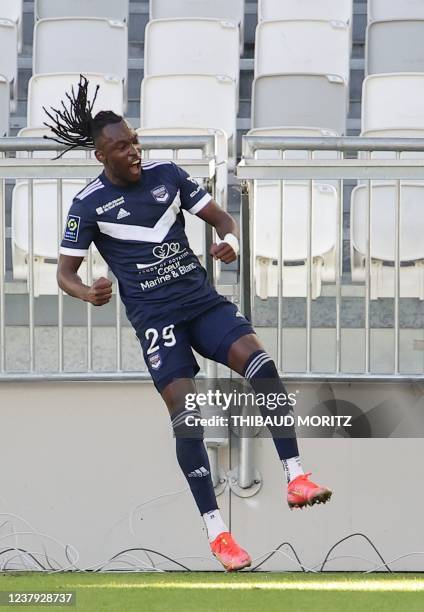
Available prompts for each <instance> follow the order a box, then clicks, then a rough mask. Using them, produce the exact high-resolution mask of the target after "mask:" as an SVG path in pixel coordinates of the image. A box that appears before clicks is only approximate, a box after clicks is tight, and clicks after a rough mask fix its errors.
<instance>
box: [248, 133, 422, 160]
mask: <svg viewBox="0 0 424 612" xmlns="http://www.w3.org/2000/svg"><path fill="white" fill-rule="evenodd" d="M242 142H243V157H252V156H253V154H254V153H255V151H257V150H258V149H267V150H272V149H280V150H282V151H288V150H297V151H299V150H308V151H310V150H312V151H343V152H346V151H355V152H358V151H424V138H367V137H364V138H363V137H340V138H339V137H334V136H318V137H316V136H315V137H305V136H250V135H247V136H243V141H242Z"/></svg>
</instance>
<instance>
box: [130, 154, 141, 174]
mask: <svg viewBox="0 0 424 612" xmlns="http://www.w3.org/2000/svg"><path fill="white" fill-rule="evenodd" d="M140 170H141V159H140V158H138V159H135V160H134V161H133V162H132V163H131V164H130V172H131V173H132V174H139V172H140Z"/></svg>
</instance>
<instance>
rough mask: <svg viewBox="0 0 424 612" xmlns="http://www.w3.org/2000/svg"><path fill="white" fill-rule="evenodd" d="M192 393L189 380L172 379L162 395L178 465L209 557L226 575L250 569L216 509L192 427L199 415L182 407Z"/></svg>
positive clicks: (197, 431) (198, 435) (198, 432)
mask: <svg viewBox="0 0 424 612" xmlns="http://www.w3.org/2000/svg"><path fill="white" fill-rule="evenodd" d="M193 393H196V387H195V384H194V381H193V380H192V379H189V378H184V379H176V380H174V381H173V382H171V383H169V384H168V385H167V386H166V387H165V388H164V389H163V391H162V397H163V399H164V401H165V403H166V405H167V408H168V411H169V414H170V417H171V422H172V427H173V429H174V433H175V438H176V451H177V459H178V463H179V465H180V467H181V470H182V471H183V473H184V476H185V477H186V479H187V482H188V484H189V487H190V490H191V492H192V495H193V497H194V499H195V502H196V504H197V507H198V508H199V512H200V514H201V515H202V517H203V520H204V522H205V526H206V530H207V534H208V539H209V543H210V547H211V550H212V553H213V554H214V555H215V557H216V558H217V559H218V560H219V561H220V562H221V563H222V565H223V566H224V568H225V569H226V570H227V571H229V572H231V571H237V570H241V569H243V568H244V567H249V566H250V564H251V558H250V556H249V554H248V553H247V552H246V551H245V550H243V549H242V548H241V547H240V546H239V545H238V544H237V542H236V541H235V540H234V539H233V537H232V535H231V533H229V531H228V527H227V526H226V524H225V523H224V521H223V520H222V517H221V513H220V511H219V509H218V504H217V501H216V497H215V492H214V488H213V483H212V478H211V475H210V465H209V458H208V454H207V451H206V448H205V445H204V442H203V427H202V426H201V425H200V424H197V425H196V424H195V423H196V418H199V417H200V411H199V409H198V408H197V409H194V410H188V409H187V408H186V407H185V398H186V396H187V395H188V394H193Z"/></svg>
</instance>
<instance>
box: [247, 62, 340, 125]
mask: <svg viewBox="0 0 424 612" xmlns="http://www.w3.org/2000/svg"><path fill="white" fill-rule="evenodd" d="M347 99H348V88H347V85H346V82H345V81H344V79H343V78H342V77H340V76H333V75H317V74H270V75H263V76H260V77H256V78H255V80H254V81H253V88H252V127H253V128H256V127H273V126H278V125H284V126H317V125H319V126H322V127H323V128H325V129H329V130H335V131H336V132H337V133H338V134H344V133H345V131H346V107H347Z"/></svg>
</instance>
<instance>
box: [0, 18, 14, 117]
mask: <svg viewBox="0 0 424 612" xmlns="http://www.w3.org/2000/svg"><path fill="white" fill-rule="evenodd" d="M0 74H1V75H3V76H4V77H6V79H7V80H8V81H9V83H10V87H11V102H12V106H11V110H12V111H14V110H16V107H17V101H18V28H17V25H16V24H15V23H13V21H9V20H8V19H0Z"/></svg>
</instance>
